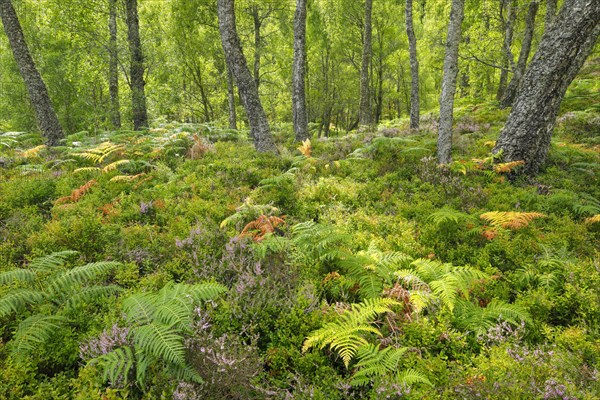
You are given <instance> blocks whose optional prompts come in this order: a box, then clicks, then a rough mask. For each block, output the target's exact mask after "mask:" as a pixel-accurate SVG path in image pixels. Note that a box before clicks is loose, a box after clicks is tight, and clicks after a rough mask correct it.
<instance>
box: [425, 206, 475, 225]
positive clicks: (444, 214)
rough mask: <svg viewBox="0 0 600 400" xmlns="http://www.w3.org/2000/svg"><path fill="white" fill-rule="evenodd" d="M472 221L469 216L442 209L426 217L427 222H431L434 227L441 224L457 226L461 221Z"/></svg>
mask: <svg viewBox="0 0 600 400" xmlns="http://www.w3.org/2000/svg"><path fill="white" fill-rule="evenodd" d="M468 219H472V217H471V216H470V215H469V214H465V213H463V212H461V211H457V210H454V209H452V208H447V207H444V208H442V209H440V210H438V211H436V212H434V213H432V214H430V215H429V217H427V220H428V221H431V222H433V223H434V224H435V225H436V226H438V227H440V226H441V225H442V224H449V223H451V224H454V225H458V224H459V223H461V222H462V221H465V220H468Z"/></svg>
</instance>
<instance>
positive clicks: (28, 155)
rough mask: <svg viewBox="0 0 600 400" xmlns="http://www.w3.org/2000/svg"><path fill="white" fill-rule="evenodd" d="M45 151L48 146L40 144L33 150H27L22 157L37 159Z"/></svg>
mask: <svg viewBox="0 0 600 400" xmlns="http://www.w3.org/2000/svg"><path fill="white" fill-rule="evenodd" d="M45 149H46V145H45V144H40V145H39V146H36V147H34V148H32V149H29V150H25V151H24V152H22V153H21V157H23V158H33V157H37V156H39V155H40V153H41V152H42V151H43V150H45Z"/></svg>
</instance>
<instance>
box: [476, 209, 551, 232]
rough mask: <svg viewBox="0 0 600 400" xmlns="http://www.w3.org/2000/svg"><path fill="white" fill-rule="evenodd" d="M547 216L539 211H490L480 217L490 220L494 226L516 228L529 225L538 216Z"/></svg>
mask: <svg viewBox="0 0 600 400" xmlns="http://www.w3.org/2000/svg"><path fill="white" fill-rule="evenodd" d="M545 216H546V215H544V214H542V213H538V212H515V211H490V212H487V213H483V214H481V215H480V216H479V217H480V218H481V219H483V220H486V221H488V222H489V223H490V225H492V226H495V227H499V226H500V227H502V228H505V229H513V230H516V229H520V228H523V227H525V226H527V225H529V223H530V222H531V221H533V220H534V219H536V218H543V217H545Z"/></svg>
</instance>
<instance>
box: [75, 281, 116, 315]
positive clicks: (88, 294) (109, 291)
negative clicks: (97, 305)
mask: <svg viewBox="0 0 600 400" xmlns="http://www.w3.org/2000/svg"><path fill="white" fill-rule="evenodd" d="M121 291H123V289H122V288H121V287H119V286H117V285H107V286H90V287H86V288H82V289H79V291H78V292H77V293H75V294H74V295H72V296H71V297H69V299H68V300H67V302H66V303H65V305H64V308H65V310H73V309H77V308H79V307H81V306H82V305H84V304H88V303H90V302H97V301H99V300H101V299H105V298H106V297H108V296H112V295H115V294H117V293H119V292H121Z"/></svg>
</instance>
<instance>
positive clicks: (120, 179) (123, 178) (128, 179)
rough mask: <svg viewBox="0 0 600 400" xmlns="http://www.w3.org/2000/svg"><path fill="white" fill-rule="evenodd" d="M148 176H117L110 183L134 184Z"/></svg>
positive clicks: (142, 174)
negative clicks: (133, 182) (135, 181)
mask: <svg viewBox="0 0 600 400" xmlns="http://www.w3.org/2000/svg"><path fill="white" fill-rule="evenodd" d="M144 175H146V174H145V173H143V172H142V173H141V174H137V175H117V176H114V177H112V178H111V179H110V182H132V181H134V180H136V179H138V178H141V177H142V176H144Z"/></svg>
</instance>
